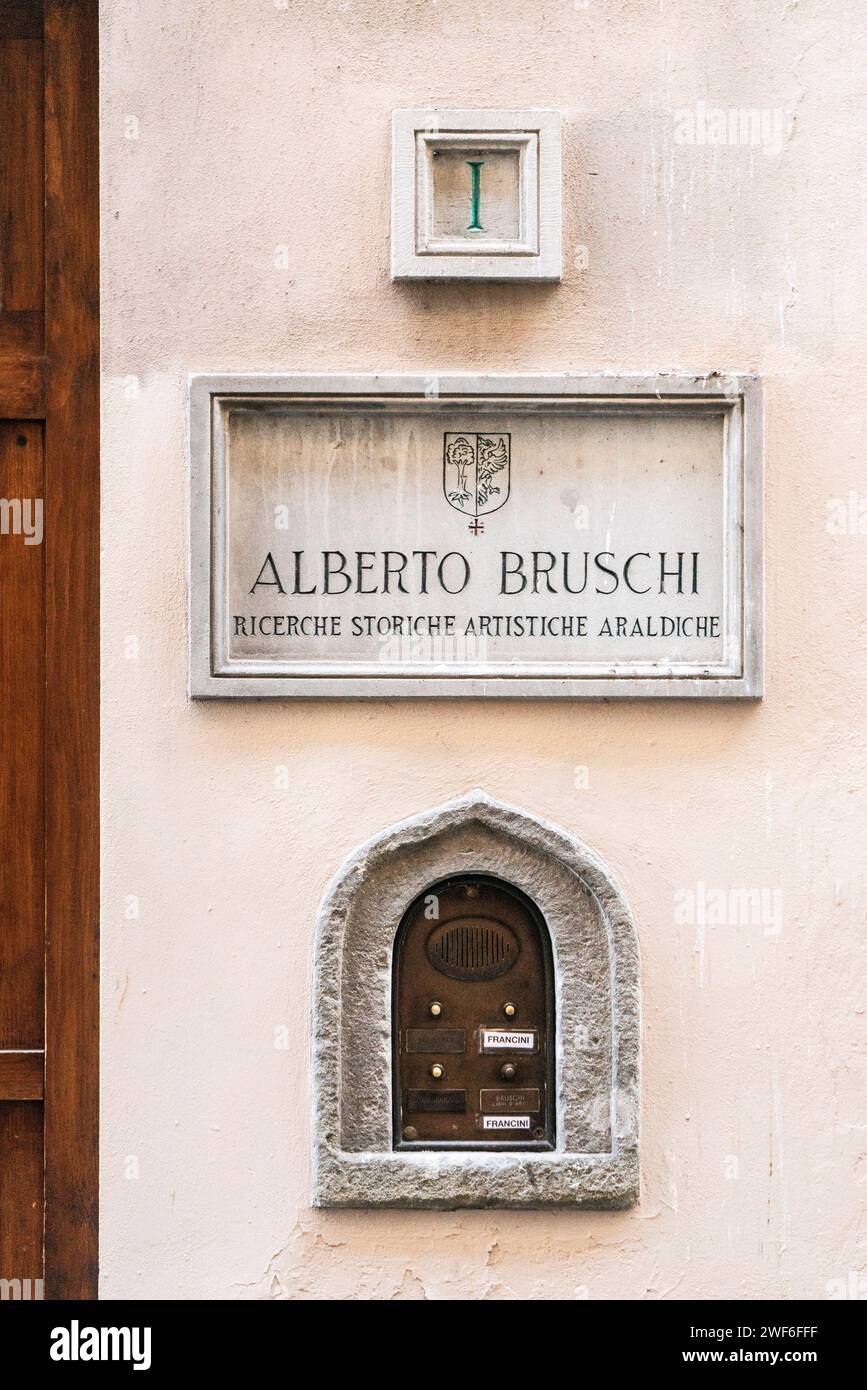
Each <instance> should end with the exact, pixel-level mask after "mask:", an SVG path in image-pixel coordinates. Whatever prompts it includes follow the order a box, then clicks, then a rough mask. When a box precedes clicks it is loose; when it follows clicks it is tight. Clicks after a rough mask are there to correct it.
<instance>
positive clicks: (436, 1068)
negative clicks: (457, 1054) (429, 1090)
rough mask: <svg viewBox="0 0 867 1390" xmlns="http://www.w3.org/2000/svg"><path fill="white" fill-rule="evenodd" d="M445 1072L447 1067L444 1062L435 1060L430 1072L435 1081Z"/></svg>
mask: <svg viewBox="0 0 867 1390" xmlns="http://www.w3.org/2000/svg"><path fill="white" fill-rule="evenodd" d="M444 1072H445V1067H444V1066H443V1064H442V1062H434V1064H433V1066H432V1067H431V1069H430V1074H431V1076H432V1077H433V1079H434V1081H439V1079H440V1077H441V1076H442V1075H443V1074H444Z"/></svg>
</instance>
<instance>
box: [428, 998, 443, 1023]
mask: <svg viewBox="0 0 867 1390" xmlns="http://www.w3.org/2000/svg"><path fill="white" fill-rule="evenodd" d="M430 1011H431V1013H432V1014H433V1016H434V1018H439V1016H440V1014H441V1013H442V1011H443V1006H442V1004H441V1003H440V1002H439V1000H438V999H434V1001H433V1003H432V1004H431V1006H430Z"/></svg>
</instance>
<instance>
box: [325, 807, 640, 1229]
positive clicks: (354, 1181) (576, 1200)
mask: <svg viewBox="0 0 867 1390" xmlns="http://www.w3.org/2000/svg"><path fill="white" fill-rule="evenodd" d="M454 873H485V874H491V875H494V876H495V877H496V878H499V879H502V880H504V881H505V882H507V883H511V884H514V885H515V886H516V887H518V888H520V889H521V890H522V891H523V892H524V893H526V894H527V896H528V897H529V898H530V899H531V900H532V901H533V902H534V903H535V904H536V905H537V906H538V908H539V910H540V912H541V914H542V917H543V919H544V921H545V923H546V925H547V928H548V931H549V935H550V939H551V950H552V957H553V964H554V994H555V998H554V1010H555V1035H556V1046H555V1078H556V1080H555V1090H556V1095H555V1114H556V1147H555V1148H554V1150H553V1151H530V1150H524V1151H516V1150H508V1151H502V1150H500V1151H496V1150H487V1151H484V1150H479V1151H466V1150H461V1151H454V1152H452V1151H446V1150H431V1151H426V1152H417V1151H409V1150H396V1149H395V1148H394V1145H393V1124H394V1118H393V1107H392V1099H393V1096H392V971H393V957H394V944H395V936H396V933H397V930H398V927H399V925H400V922H401V920H402V919H403V916H404V913H405V912H406V910H407V908H408V907H409V906H410V904H411V903H412V902H413V901H414V899H415V898H416V897H418V895H419V894H420V893H421V892H423V891H424V890H425V889H427V888H429V887H431V886H432V885H433V884H435V883H437V882H438V881H440V880H441V879H444V878H447V877H449V876H450V875H451V874H454ZM313 1014H314V1024H313V1054H312V1072H313V1119H312V1133H313V1174H314V1178H313V1203H314V1205H315V1206H318V1207H409V1208H415V1207H428V1208H435V1209H443V1210H451V1209H455V1208H460V1207H532V1208H535V1207H552V1206H555V1207H556V1206H569V1207H587V1208H599V1209H603V1208H623V1207H629V1206H631V1205H633V1204H634V1203H635V1202H636V1201H637V1200H638V1194H639V1100H640V1095H639V1056H640V1026H641V1025H640V984H639V956H638V940H637V935H636V932H635V927H634V925H633V922H632V917H631V915H630V912H629V908H628V906H627V904H626V902H625V899H624V897H623V894H622V893H621V891H620V890H619V888H618V887H617V885H616V883H615V881H614V879H613V877H612V875H611V873H610V872H609V870H608V869H607V868H606V866H605V865H604V864H603V863H602V861H601V860H600V859H599V858H598V857H597V856H596V855H595V854H594V853H593V852H592V850H590V849H588V848H587V846H586V845H583V844H582V843H581V842H580V841H578V840H576V839H574V838H573V837H572V836H570V835H568V834H566V832H565V831H563V830H560V829H558V828H557V827H556V826H554V825H551V824H549V823H548V822H546V821H544V820H541V819H539V818H537V817H535V816H531V815H529V814H528V813H527V812H524V811H521V810H519V809H518V808H516V807H512V806H508V805H504V804H502V803H500V802H497V801H494V800H493V799H492V798H491V797H489V796H487V795H485V793H484V792H481V791H475V792H472V793H471V794H469V795H468V796H465V797H461V798H459V799H457V800H455V801H451V802H448V803H447V804H446V805H444V806H441V807H439V808H437V809H436V810H433V811H429V812H426V813H424V814H422V815H419V816H416V817H414V818H412V819H410V820H407V821H403V822H401V823H400V824H398V825H395V826H392V827H391V829H389V830H387V831H385V832H384V833H383V834H381V835H378V836H377V837H375V838H374V839H372V840H370V841H368V843H367V844H365V845H362V846H361V848H360V849H359V850H358V851H357V852H356V853H355V854H353V855H352V856H351V858H350V859H349V860H348V861H347V862H346V863H345V864H344V866H343V868H342V869H341V870H340V871H339V873H338V875H337V877H336V878H335V880H334V882H333V883H332V885H331V887H330V888H329V890H328V892H327V894H326V896H325V899H324V900H323V903H322V907H321V910H320V915H319V921H318V925H317V932H316V945H315V971H314V985H313Z"/></svg>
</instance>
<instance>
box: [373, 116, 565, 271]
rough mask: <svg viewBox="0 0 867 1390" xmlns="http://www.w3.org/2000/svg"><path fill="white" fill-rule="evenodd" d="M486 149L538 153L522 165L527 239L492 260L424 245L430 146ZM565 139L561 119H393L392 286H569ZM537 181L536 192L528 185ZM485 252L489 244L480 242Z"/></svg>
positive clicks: (498, 247) (496, 247)
mask: <svg viewBox="0 0 867 1390" xmlns="http://www.w3.org/2000/svg"><path fill="white" fill-rule="evenodd" d="M467 135H469V136H474V135H475V136H478V137H479V140H480V141H481V142H482V143H484V142H485V140H486V139H487V140H489V141H490V142H491V143H499V142H503V141H505V142H506V143H508V142H509V140H510V138H511V140H512V142H513V145H514V147H516V148H517V146H518V144H520V145H522V146H525V147H526V146H527V145H528V143H529V144H530V145H531V146H532V157H531V158H529V159H528V158H524V157H522V159H521V161H520V169H521V180H522V185H521V187H520V188H519V203H520V206H521V208H522V209H523V216H522V221H523V223H524V231H525V237H524V238H522V244H521V245H519V246H517V247H515V248H512V249H508V248H506V247H504V246H503V245H502V244H501V243H499V242H495V243H492V244H491V247H490V249H489V250H488V251H487V252H484V251H483V250H481V249H480V250H477V251H467V250H461V251H455V250H450V249H449V248H448V247H438V246H436V244H435V243H433V244H430V245H428V246H427V249H426V250H420V249H419V247H420V245H422V246H424V245H426V238H425V234H424V229H425V227H426V225H427V219H428V209H427V206H426V195H427V193H428V184H427V180H426V178H425V168H424V161H425V155H426V145H427V144H430V143H435V142H436V141H437V140H441V141H442V142H443V143H444V144H447V143H449V142H450V141H451V140H453V139H455V138H460V137H462V136H467ZM562 162H563V161H562V135H561V117H560V112H559V111H554V110H536V109H534V108H528V109H525V110H522V111H518V110H507V111H483V110H472V109H460V110H455V109H449V110H444V109H438V108H436V107H422V108H419V109H417V110H400V111H395V112H393V114H392V155H391V278H392V279H393V280H524V281H536V282H538V283H543V284H544V283H546V282H547V283H550V282H552V281H553V282H557V281H559V280H561V279H562V278H563V249H562V222H563V212H562V200H563V187H562V185H563V170H562ZM528 178H532V180H533V186H527V185H526V180H527V179H528ZM479 244H480V247H483V246H484V241H480V243H479Z"/></svg>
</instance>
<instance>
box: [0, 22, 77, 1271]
mask: <svg viewBox="0 0 867 1390" xmlns="http://www.w3.org/2000/svg"><path fill="white" fill-rule="evenodd" d="M97 152H98V107H97V0H0V837H2V843H0V1280H3V1281H6V1282H5V1283H2V1284H0V1296H2V1297H6V1298H9V1297H27V1296H28V1295H29V1296H31V1297H33V1296H37V1295H38V1293H42V1292H44V1296H45V1297H46V1298H92V1297H95V1296H96V1271H97V1243H96V1237H97V1119H98V1093H97V1042H98V975H97V948H98V915H97V914H98V751H99V744H98V697H99V683H98V682H99V668H98V623H99V550H98V522H99V481H98V479H99V453H98V423H99V377H98V370H99V330H98V313H99V309H98V296H99V277H98V245H99V242H98V163H97ZM37 1280H43V1281H44V1282H43V1284H42V1285H41V1286H40V1285H38V1284H36V1282H35V1281H37ZM26 1281H30V1283H29V1284H28V1283H27V1282H26Z"/></svg>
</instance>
